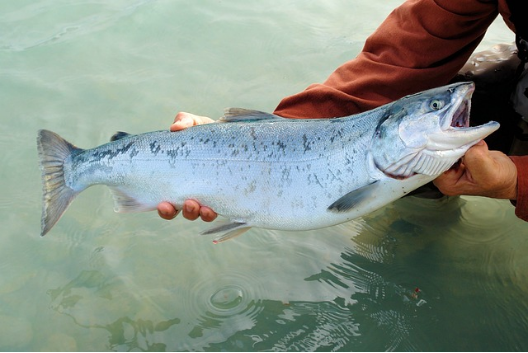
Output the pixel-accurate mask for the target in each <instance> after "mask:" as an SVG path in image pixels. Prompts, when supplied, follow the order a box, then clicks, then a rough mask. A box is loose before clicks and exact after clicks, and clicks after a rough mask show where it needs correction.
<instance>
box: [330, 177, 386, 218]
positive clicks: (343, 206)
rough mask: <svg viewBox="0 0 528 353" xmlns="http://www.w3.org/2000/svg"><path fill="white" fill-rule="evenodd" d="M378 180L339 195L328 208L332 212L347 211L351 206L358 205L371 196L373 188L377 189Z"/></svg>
mask: <svg viewBox="0 0 528 353" xmlns="http://www.w3.org/2000/svg"><path fill="white" fill-rule="evenodd" d="M378 182H379V180H375V181H373V182H372V183H370V184H367V185H365V186H362V187H360V188H359V189H356V190H353V191H351V192H349V193H348V194H346V195H345V196H343V197H340V198H339V199H338V200H337V201H335V202H334V203H333V204H331V205H330V206H328V210H329V211H332V212H347V211H349V210H351V209H352V208H354V207H356V206H358V205H359V204H360V203H362V202H364V201H365V200H367V199H369V198H371V197H372V196H373V194H374V190H376V189H377V186H378Z"/></svg>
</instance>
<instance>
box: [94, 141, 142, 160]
mask: <svg viewBox="0 0 528 353" xmlns="http://www.w3.org/2000/svg"><path fill="white" fill-rule="evenodd" d="M133 145H134V142H133V141H131V142H129V143H127V144H126V145H123V146H122V147H117V148H116V147H115V146H114V145H113V144H109V145H107V146H108V149H103V150H99V149H98V150H95V151H94V152H93V155H92V156H93V158H94V159H95V160H103V159H109V160H110V159H113V158H115V157H117V156H120V155H123V154H126V153H127V152H128V151H130V158H133V157H135V156H136V155H137V154H138V153H139V151H138V150H137V149H132V150H131V148H132V146H133Z"/></svg>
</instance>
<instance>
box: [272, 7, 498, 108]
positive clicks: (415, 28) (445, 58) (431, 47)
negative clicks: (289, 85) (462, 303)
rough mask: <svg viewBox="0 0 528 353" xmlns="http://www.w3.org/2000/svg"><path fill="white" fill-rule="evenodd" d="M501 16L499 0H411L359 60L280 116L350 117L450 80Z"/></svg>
mask: <svg viewBox="0 0 528 353" xmlns="http://www.w3.org/2000/svg"><path fill="white" fill-rule="evenodd" d="M497 14H498V11H497V1H496V0H495V1H493V0H457V1H452V0H408V1H406V2H404V3H403V4H402V5H401V6H400V7H398V8H397V9H395V10H394V11H393V12H392V13H391V14H390V15H389V17H388V18H387V19H386V20H385V21H384V22H383V23H382V24H381V25H380V27H379V28H378V29H377V30H376V31H375V32H374V34H372V35H371V36H370V37H369V38H368V39H367V41H366V43H365V46H364V48H363V51H362V52H361V53H360V54H359V55H358V56H357V58H355V59H354V60H351V61H349V62H347V63H345V64H344V65H342V66H340V67H339V68H338V69H337V70H336V71H334V72H333V73H332V74H331V75H330V77H329V78H328V79H327V80H326V81H325V82H324V83H323V84H313V85H311V86H309V87H308V88H307V89H306V90H305V91H303V92H300V93H298V94H295V95H293V96H290V97H286V98H284V99H283V100H282V101H281V102H280V104H279V106H278V107H277V108H276V110H275V114H277V115H280V116H283V117H288V118H332V117H339V116H347V115H351V114H355V113H358V112H362V111H366V110H370V109H373V108H375V107H378V106H380V105H382V104H385V103H388V102H390V101H393V100H396V99H399V98H401V97H403V96H405V95H408V94H411V93H415V92H418V91H421V90H424V89H428V88H432V87H435V86H441V85H444V84H447V83H448V82H449V81H450V80H451V79H452V78H453V77H454V76H455V74H456V73H457V72H458V71H459V70H460V68H461V67H462V66H463V65H464V64H465V63H466V61H467V59H468V58H469V56H470V55H471V54H472V52H473V51H474V50H475V48H476V47H477V45H478V44H479V42H480V41H481V40H482V37H483V36H484V33H485V32H486V29H487V28H488V26H489V25H490V24H491V22H493V20H494V19H495V18H496V16H497Z"/></svg>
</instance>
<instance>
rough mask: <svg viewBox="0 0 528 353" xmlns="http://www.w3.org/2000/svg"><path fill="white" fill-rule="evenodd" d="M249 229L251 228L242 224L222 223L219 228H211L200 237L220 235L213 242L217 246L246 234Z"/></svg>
mask: <svg viewBox="0 0 528 353" xmlns="http://www.w3.org/2000/svg"><path fill="white" fill-rule="evenodd" d="M250 228H251V226H249V225H248V224H247V223H244V222H230V223H223V224H221V225H219V226H216V227H213V228H211V229H208V230H206V231H205V232H202V235H208V234H217V233H220V236H219V237H217V238H216V239H215V240H214V243H215V244H218V243H221V242H224V241H226V240H229V239H232V238H235V237H238V236H239V235H240V234H242V233H244V232H246V231H247V230H249V229H250Z"/></svg>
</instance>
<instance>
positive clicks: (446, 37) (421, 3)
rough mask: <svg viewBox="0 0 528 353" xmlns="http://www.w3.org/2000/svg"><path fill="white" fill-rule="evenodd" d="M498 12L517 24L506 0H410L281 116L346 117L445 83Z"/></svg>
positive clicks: (523, 197) (525, 213)
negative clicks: (359, 50) (341, 63)
mask: <svg viewBox="0 0 528 353" xmlns="http://www.w3.org/2000/svg"><path fill="white" fill-rule="evenodd" d="M499 13H500V14H501V15H502V17H503V19H504V21H505V22H506V24H507V25H508V27H510V28H511V29H512V30H514V26H513V24H512V23H511V22H510V20H509V18H510V12H509V9H508V6H507V4H506V0H457V1H453V0H407V1H406V2H405V3H403V4H402V5H401V6H399V7H398V8H396V9H395V10H394V11H393V12H392V13H391V14H390V15H389V16H388V17H387V19H386V20H385V21H384V22H383V23H382V24H381V25H380V26H379V27H378V29H377V30H376V31H375V32H374V33H373V34H372V35H371V36H370V37H369V38H368V39H367V41H366V42H365V46H364V48H363V50H362V52H361V53H360V54H359V55H358V56H357V57H356V58H355V59H353V60H351V61H348V62H346V63H345V64H343V65H342V66H340V67H339V68H337V70H336V71H334V72H333V73H332V74H331V75H330V77H328V79H327V80H326V81H325V82H324V83H322V84H312V85H310V86H309V87H308V88H307V89H306V90H304V91H302V92H300V93H298V94H295V95H293V96H289V97H286V98H284V99H283V100H282V101H281V102H280V104H279V106H278V107H277V108H276V110H275V114H277V115H280V116H283V117H287V118H333V117H339V116H347V115H351V114H356V113H360V112H363V111H367V110H370V109H373V108H376V107H378V106H380V105H383V104H386V103H389V102H391V101H394V100H396V99H399V98H401V97H403V96H406V95H408V94H412V93H416V92H419V91H423V90H426V89H429V88H432V87H437V86H442V85H445V84H447V83H449V81H450V80H451V79H452V78H453V77H454V76H455V75H456V74H457V73H458V71H459V70H460V69H461V68H462V66H464V64H465V63H466V62H467V60H468V59H469V57H470V56H471V54H472V53H473V51H474V50H475V48H476V47H477V46H478V44H479V43H480V41H481V40H482V38H483V37H484V34H485V33H486V30H487V29H488V27H489V25H490V24H491V23H492V22H493V21H494V20H495V18H496V17H497V15H498V14H499ZM513 40H514V36H513V33H512V38H511V41H513ZM527 158H528V157H520V158H519V157H518V158H512V160H513V162H514V163H515V164H516V166H517V171H518V199H517V207H516V214H517V216H518V217H520V218H522V219H524V220H525V221H528V159H527Z"/></svg>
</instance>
